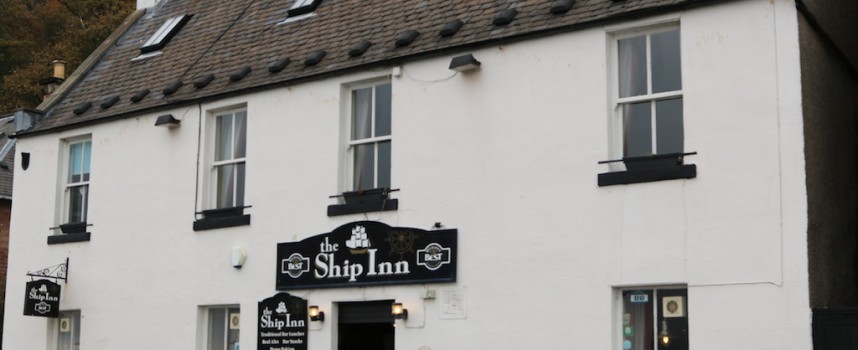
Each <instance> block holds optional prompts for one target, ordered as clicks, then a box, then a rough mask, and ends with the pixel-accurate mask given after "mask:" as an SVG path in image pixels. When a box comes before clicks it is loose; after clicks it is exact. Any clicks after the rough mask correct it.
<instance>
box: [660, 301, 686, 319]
mask: <svg viewBox="0 0 858 350" xmlns="http://www.w3.org/2000/svg"><path fill="white" fill-rule="evenodd" d="M684 299H685V298H683V297H664V298H661V306H662V310H661V312H662V314H664V317H665V318H670V317H685V300H684Z"/></svg>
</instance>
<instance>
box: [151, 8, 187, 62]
mask: <svg viewBox="0 0 858 350" xmlns="http://www.w3.org/2000/svg"><path fill="white" fill-rule="evenodd" d="M190 19H191V16H190V15H181V16H176V17H173V18H170V19H168V20H167V21H166V22H164V24H163V25H161V28H158V31H157V32H155V34H153V35H152V37H151V38H149V40H147V41H146V43H145V44H143V47H141V48H140V53H141V54H145V53H149V52H153V51H158V50H161V49H163V48H164V46H167V43H168V42H170V39H172V38H173V37H174V36H175V35H176V33H178V32H179V30H181V29H182V26H184V25H185V23H188V21H189V20H190Z"/></svg>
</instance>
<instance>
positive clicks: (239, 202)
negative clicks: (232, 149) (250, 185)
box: [235, 163, 244, 207]
mask: <svg viewBox="0 0 858 350" xmlns="http://www.w3.org/2000/svg"><path fill="white" fill-rule="evenodd" d="M235 177H236V179H235V206H236V207H240V206H243V205H244V163H238V164H236V175H235Z"/></svg>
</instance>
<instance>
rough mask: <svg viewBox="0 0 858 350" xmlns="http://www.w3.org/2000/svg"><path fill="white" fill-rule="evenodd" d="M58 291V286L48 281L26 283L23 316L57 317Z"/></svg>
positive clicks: (58, 309) (58, 305)
mask: <svg viewBox="0 0 858 350" xmlns="http://www.w3.org/2000/svg"><path fill="white" fill-rule="evenodd" d="M60 289H61V288H60V285H59V284H56V283H54V282H51V281H48V280H38V281H31V282H27V289H26V292H25V293H24V316H39V317H53V318H57V317H59V315H60Z"/></svg>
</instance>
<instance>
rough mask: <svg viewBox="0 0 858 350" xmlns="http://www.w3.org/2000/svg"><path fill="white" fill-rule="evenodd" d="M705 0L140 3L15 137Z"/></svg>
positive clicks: (175, 0) (184, 0)
mask: <svg viewBox="0 0 858 350" xmlns="http://www.w3.org/2000/svg"><path fill="white" fill-rule="evenodd" d="M561 1H562V0H561ZM713 1H714V0H624V1H614V0H578V1H576V2H574V5H573V6H572V7H571V9H570V10H569V11H567V12H565V13H559V14H553V13H552V12H551V10H550V9H551V7H552V5H554V4H555V3H556V0H460V1H445V0H322V1H321V4H320V5H319V7H318V8H317V9H316V10H315V12H314V15H312V16H311V17H309V18H306V19H302V20H296V21H293V22H287V23H283V22H284V20H285V19H286V18H287V11H288V10H289V8H290V6H291V5H292V3H293V1H292V0H286V1H283V0H165V1H163V2H162V4H161V5H159V6H158V7H155V8H152V9H148V10H147V11H148V13H146V14H145V15H143V16H141V17H140V18H139V19H138V20H137V23H135V24H134V25H133V26H131V27H130V29H128V31H127V32H126V33H125V34H124V35H122V36H120V37H119V39H118V40H117V41H116V42H115V43H114V44H113V46H112V47H111V48H110V49H109V50H108V51H107V52H106V53H105V54H104V56H103V57H102V59H101V60H100V61H99V62H97V63H96V64H95V65H94V66H93V67H92V68H91V69H90V71H89V72H86V73H85V74H83V75H82V78H81V79H80V80H79V81H77V82H76V85H74V86H72V87H71V88H70V89H69V90H68V91H67V92H66V94H65V96H64V97H62V98H61V99H59V100H58V102H57V103H56V104H55V105H54V106H53V107H52V108H51V109H49V110H48V111H47V113H46V115H45V117H44V118H43V119H42V122H40V123H39V124H38V125H37V126H36V127H34V128H33V129H31V130H30V131H28V132H26V133H19V135H21V136H26V134H28V133H29V134H34V133H42V132H49V131H54V130H60V129H67V128H73V127H76V126H81V125H86V124H91V123H95V122H101V121H106V120H111V119H114V118H122V117H127V116H133V115H136V114H140V113H143V112H151V111H154V110H158V109H162V108H165V107H167V106H173V105H180V104H188V103H194V102H198V101H204V100H211V99H216V98H220V97H223V96H227V95H230V94H238V93H244V92H247V91H253V90H259V89H266V88H272V87H278V86H284V85H290V84H295V83H299V82H301V81H306V80H311V79H317V78H320V77H324V76H330V75H332V74H341V73H343V72H347V71H351V70H359V69H367V68H370V67H373V66H389V65H393V64H397V63H402V62H407V61H408V60H413V59H417V58H420V57H423V56H426V55H433V54H443V53H450V52H453V51H455V50H463V49H467V48H472V47H476V46H481V45H496V44H499V43H503V42H507V41H513V40H522V39H525V38H529V37H532V36H536V35H547V34H551V33H556V32H561V31H571V30H576V29H580V28H585V27H588V26H593V25H601V24H605V23H607V22H610V21H619V20H624V19H628V18H633V17H636V16H643V15H648V14H654V13H659V12H665V11H672V10H676V9H679V8H684V7H687V6H692V5H697V4H700V3H704V2H705V3H709V2H713ZM508 9H515V10H516V12H517V13H516V14H515V16H514V18H513V19H512V21H511V22H509V23H508V24H506V25H496V24H493V21H494V20H495V18H496V17H497V16H498V15H499V14H501V13H502V11H504V10H508ZM183 14H190V15H192V18H191V19H190V21H189V22H187V24H186V25H185V26H184V27H183V28H182V29H181V30H180V31H179V32H178V34H177V35H176V36H175V37H173V38H172V40H171V41H170V42H169V43H168V44H167V46H166V47H165V48H164V49H163V50H162V51H161V54H159V55H156V56H152V57H148V58H142V59H140V58H137V57H138V56H139V55H140V47H141V46H142V44H143V43H144V42H146V40H148V39H149V37H151V36H152V34H153V33H154V32H155V31H156V30H158V28H159V27H160V26H161V25H162V24H163V23H164V22H165V21H167V20H168V19H170V18H172V17H175V16H179V15H183ZM457 19H458V20H461V21H462V22H463V25H462V26H461V29H459V30H458V31H457V32H456V33H455V34H453V35H452V36H449V37H442V36H441V35H439V31H440V30H441V29H442V27H444V25H445V24H447V23H449V22H451V21H454V20H457ZM411 30H415V31H417V32H419V35H418V36H417V37H416V39H415V40H414V41H413V42H412V43H410V44H408V45H405V46H401V47H399V46H397V45H395V42H396V41H397V38H399V37H400V36H401V35H403V33H405V32H408V31H411ZM361 41H369V42H371V45H370V46H369V48H368V49H367V50H366V51H365V52H364V53H363V54H361V55H359V56H357V57H352V56H350V55H349V54H348V52H349V50H350V49H352V48H353V47H354V46H355V45H356V44H358V43H359V42H361ZM318 51H325V55H324V57H323V58H322V59H321V61H320V62H319V63H318V64H316V65H314V66H305V64H304V61H305V60H306V59H307V58H308V57H310V56H311V54H313V53H318ZM135 58H137V59H135ZM285 58H290V59H291V63H289V64H288V65H287V66H286V67H285V68H284V69H283V70H282V71H279V72H276V73H272V72H269V70H268V68H267V67H268V66H269V64H271V63H272V62H275V61H278V60H281V59H285ZM247 68H250V71H249V72H247ZM238 73H246V75H244V76H243V77H241V78H240V79H237V80H235V81H233V80H231V79H230V75H233V74H236V77H239V76H240V75H241V74H238ZM208 75H211V77H212V78H213V79H212V80H211V81H210V83H208V84H207V85H205V86H204V87H199V88H198V87H195V86H194V85H195V84H194V82H195V80H198V79H200V78H202V77H206V76H208ZM175 81H181V82H182V85H181V87H180V88H179V89H178V90H176V91H175V93H173V94H169V95H165V93H164V90H165V88H167V87H168V85H170V84H171V83H173V82H175ZM147 90H148V92H147ZM132 97H134V100H135V101H137V102H134V101H132ZM110 100H114V101H113V102H114V103H113V104H112V105H109V104H104V105H102V104H103V103H104V102H107V101H110ZM108 105H109V106H108ZM22 134H23V135H22Z"/></svg>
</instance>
